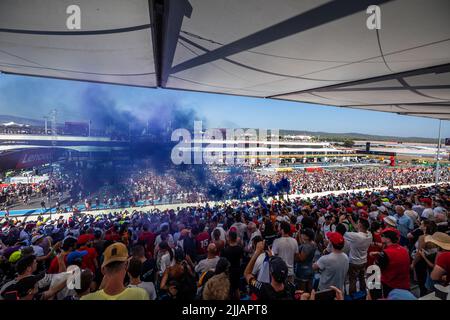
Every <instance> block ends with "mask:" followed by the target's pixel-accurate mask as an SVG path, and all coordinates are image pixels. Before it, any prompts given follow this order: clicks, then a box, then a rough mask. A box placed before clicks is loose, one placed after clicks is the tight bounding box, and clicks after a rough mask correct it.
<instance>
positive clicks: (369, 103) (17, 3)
mask: <svg viewBox="0 0 450 320" xmlns="http://www.w3.org/2000/svg"><path fill="white" fill-rule="evenodd" d="M72 3H73V1H67V0H46V1H44V0H34V1H25V0H3V1H1V2H0V71H2V72H5V73H15V74H27V75H38V76H45V77H56V78H65V79H76V80H85V81H98V82H107V83H117V84H125V85H134V86H146V87H156V86H159V87H164V88H173V89H184V90H193V91H205V92H215V93H224V94H233V95H244V96H253V97H263V98H274V99H284V100H292V101H303V102H309V103H315V104H324V105H332V106H342V107H351V108H358V109H369V110H377V111H386V112H395V113H401V114H408V115H417V116H425V117H432V118H439V119H450V1H448V0H427V1H423V0H336V1H330V0H302V1H298V0H277V1H273V0H245V1H242V0H177V1H164V0H150V1H148V0H127V1H120V0H89V1H87V0H85V1H78V4H79V6H80V8H81V24H82V28H81V30H68V29H67V28H66V19H67V17H68V14H66V11H65V10H66V8H67V6H69V5H71V4H72ZM369 5H379V6H380V8H381V29H380V30H369V29H368V28H367V26H366V20H367V18H368V17H369V15H368V14H367V13H366V9H367V7H368V6H369Z"/></svg>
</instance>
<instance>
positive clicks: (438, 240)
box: [425, 232, 450, 250]
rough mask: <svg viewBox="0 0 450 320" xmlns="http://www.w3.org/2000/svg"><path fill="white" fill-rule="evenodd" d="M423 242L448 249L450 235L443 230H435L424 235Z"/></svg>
mask: <svg viewBox="0 0 450 320" xmlns="http://www.w3.org/2000/svg"><path fill="white" fill-rule="evenodd" d="M425 242H431V243H434V244H435V245H437V246H438V247H440V248H442V249H444V250H450V236H449V235H448V234H446V233H443V232H435V233H434V234H433V235H432V236H426V237H425Z"/></svg>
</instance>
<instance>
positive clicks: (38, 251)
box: [31, 246, 44, 257]
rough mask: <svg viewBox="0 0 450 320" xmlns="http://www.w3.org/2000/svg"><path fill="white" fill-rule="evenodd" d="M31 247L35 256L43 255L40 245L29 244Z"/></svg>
mask: <svg viewBox="0 0 450 320" xmlns="http://www.w3.org/2000/svg"><path fill="white" fill-rule="evenodd" d="M31 247H32V248H33V251H34V255H35V256H36V257H42V256H44V249H43V248H42V247H40V246H31Z"/></svg>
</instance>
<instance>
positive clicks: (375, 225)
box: [370, 221, 381, 233]
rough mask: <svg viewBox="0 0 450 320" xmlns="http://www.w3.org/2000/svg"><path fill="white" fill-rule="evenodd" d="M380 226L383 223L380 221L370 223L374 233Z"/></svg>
mask: <svg viewBox="0 0 450 320" xmlns="http://www.w3.org/2000/svg"><path fill="white" fill-rule="evenodd" d="M380 227H381V224H380V223H379V222H378V221H372V223H371V224H370V231H371V232H372V233H374V232H375V231H377V230H378V229H380Z"/></svg>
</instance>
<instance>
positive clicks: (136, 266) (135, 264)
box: [128, 258, 142, 278]
mask: <svg viewBox="0 0 450 320" xmlns="http://www.w3.org/2000/svg"><path fill="white" fill-rule="evenodd" d="M128 273H129V274H130V275H131V277H133V278H138V277H139V276H140V275H141V273H142V262H141V260H139V259H138V258H131V260H130V262H129V263H128Z"/></svg>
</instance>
